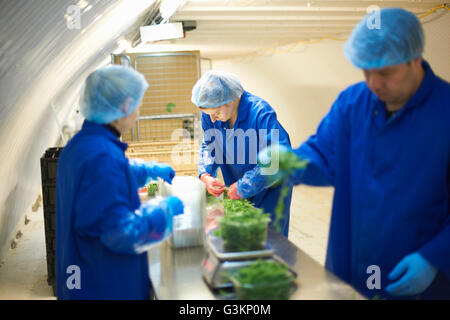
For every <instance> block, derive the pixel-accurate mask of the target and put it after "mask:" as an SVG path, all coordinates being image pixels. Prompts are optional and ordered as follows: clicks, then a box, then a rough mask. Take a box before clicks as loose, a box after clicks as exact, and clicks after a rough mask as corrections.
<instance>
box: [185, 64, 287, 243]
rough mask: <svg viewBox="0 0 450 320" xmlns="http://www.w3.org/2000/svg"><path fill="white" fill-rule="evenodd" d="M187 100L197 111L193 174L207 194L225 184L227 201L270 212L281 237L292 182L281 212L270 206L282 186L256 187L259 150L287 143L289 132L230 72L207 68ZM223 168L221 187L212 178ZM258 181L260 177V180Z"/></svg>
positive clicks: (258, 169) (216, 192)
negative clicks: (199, 126) (200, 136)
mask: <svg viewBox="0 0 450 320" xmlns="http://www.w3.org/2000/svg"><path fill="white" fill-rule="evenodd" d="M192 102H193V103H194V104H195V105H196V106H198V107H199V108H200V109H201V111H202V118H201V122H202V128H203V133H204V135H203V142H202V145H201V149H200V161H199V165H198V174H199V177H200V179H201V180H202V181H203V182H204V183H205V184H206V189H207V190H208V192H209V193H210V194H212V195H214V196H219V195H220V194H222V193H223V192H224V191H225V185H226V186H228V187H229V189H228V191H227V195H228V197H229V198H230V199H249V201H251V202H252V203H253V204H254V205H255V206H256V207H258V208H262V209H263V210H264V211H265V212H266V213H269V214H270V215H271V224H272V225H273V226H275V227H276V230H278V231H279V232H281V233H282V234H283V235H285V236H286V237H287V236H288V233H289V211H290V205H291V197H292V186H287V187H286V188H287V190H286V192H285V193H286V195H285V197H284V199H283V198H282V199H281V201H283V204H284V209H283V212H282V214H280V213H279V214H278V215H277V214H276V213H275V211H276V210H275V209H276V207H277V204H278V200H279V198H280V193H281V190H282V188H283V185H279V186H277V187H275V188H268V187H267V186H266V187H265V188H261V185H262V184H261V183H259V182H258V181H257V180H258V179H259V178H258V177H259V171H260V167H259V166H257V155H258V151H259V150H260V149H262V148H263V147H265V146H269V145H271V143H276V144H280V145H285V146H290V144H291V143H290V140H289V135H288V133H287V132H286V131H285V130H284V128H283V127H282V126H281V124H280V123H279V122H278V120H277V115H276V113H275V111H274V110H273V109H272V107H271V106H270V105H269V104H268V103H267V102H266V101H264V100H263V99H261V98H259V97H257V96H255V95H253V94H251V93H249V92H247V91H245V90H244V89H243V87H242V85H241V83H240V81H239V79H238V78H237V77H236V76H235V75H234V74H232V73H229V72H224V71H218V70H210V71H208V72H206V73H205V74H204V75H203V76H202V77H201V78H200V79H199V80H198V81H197V83H196V84H195V86H194V87H193V89H192ZM218 168H220V169H221V171H222V176H223V179H224V182H225V185H223V184H222V183H221V182H219V181H218V180H217V179H216V177H217V170H218ZM259 181H260V182H261V180H260V179H259Z"/></svg>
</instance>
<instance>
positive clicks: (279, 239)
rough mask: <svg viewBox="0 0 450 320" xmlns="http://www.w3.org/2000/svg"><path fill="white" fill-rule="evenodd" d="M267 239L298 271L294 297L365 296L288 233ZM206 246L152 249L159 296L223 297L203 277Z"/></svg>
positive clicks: (152, 273) (151, 261) (273, 234)
mask: <svg viewBox="0 0 450 320" xmlns="http://www.w3.org/2000/svg"><path fill="white" fill-rule="evenodd" d="M267 241H268V243H269V244H270V246H271V247H272V248H273V249H274V250H275V253H276V254H277V255H278V256H279V257H281V258H282V259H283V260H284V261H285V262H286V263H287V264H288V265H289V266H290V267H291V268H292V269H293V270H294V271H295V272H297V283H298V287H297V290H296V291H295V292H294V293H293V294H292V296H291V299H294V300H297V299H309V300H316V299H325V300H327V299H338V300H342V299H358V300H359V299H365V298H364V297H363V296H362V295H360V294H359V293H358V292H357V291H355V290H354V289H353V288H352V287H351V286H349V285H347V284H346V283H345V282H343V281H341V280H340V279H339V278H337V277H336V276H335V275H333V274H332V273H331V272H329V271H328V270H326V269H325V268H324V267H323V266H321V265H320V264H319V263H317V262H316V261H315V260H314V259H312V258H311V257H310V256H309V255H307V254H306V253H305V252H303V251H302V250H301V249H299V248H297V247H296V246H295V245H294V244H293V243H292V242H290V241H289V240H288V239H286V238H285V237H284V236H282V235H280V234H279V233H277V232H275V231H274V230H272V229H270V228H269V232H268V236H267ZM204 256H205V249H204V247H202V246H198V247H191V248H177V249H173V248H171V247H170V245H169V244H168V242H167V241H166V242H164V243H162V244H160V245H158V246H155V247H153V248H151V249H150V250H149V251H148V261H149V268H150V278H151V281H152V284H153V287H154V290H155V295H156V298H157V299H161V300H210V299H220V296H219V295H218V293H217V292H213V291H211V290H210V288H209V287H208V285H207V284H206V283H205V281H204V280H203V278H202V270H201V265H202V260H203V258H204Z"/></svg>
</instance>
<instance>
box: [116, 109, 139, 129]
mask: <svg viewBox="0 0 450 320" xmlns="http://www.w3.org/2000/svg"><path fill="white" fill-rule="evenodd" d="M139 108H140V107H139V106H138V107H136V109H135V110H134V112H133V113H131V114H129V115H128V116H125V117H122V118H119V119H117V120H116V121H114V122H112V123H111V124H112V125H113V126H114V127H115V128H117V129H118V130H119V131H120V132H121V133H124V132H126V131H128V130H130V129H131V128H133V127H134V125H135V124H136V120H137V118H138V117H139Z"/></svg>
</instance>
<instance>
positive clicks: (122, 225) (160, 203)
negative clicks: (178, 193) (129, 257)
mask: <svg viewBox="0 0 450 320" xmlns="http://www.w3.org/2000/svg"><path fill="white" fill-rule="evenodd" d="M183 211H184V206H183V202H182V201H181V200H180V199H179V198H177V197H174V196H169V197H166V198H164V199H162V198H154V199H152V200H149V201H147V202H145V203H144V204H142V205H141V207H140V208H139V209H138V210H136V212H129V213H128V214H124V215H123V216H121V217H120V220H119V221H117V222H115V223H114V225H113V226H110V227H109V228H107V230H106V231H105V232H104V233H103V234H102V235H101V241H102V243H103V244H104V245H105V246H107V247H108V248H109V249H111V250H112V251H114V252H119V253H131V254H135V253H138V254H139V253H142V252H144V251H146V250H148V249H149V248H150V247H151V246H152V245H153V244H155V243H157V242H160V241H162V240H164V239H166V238H167V237H168V236H170V234H171V233H172V231H173V217H174V216H176V215H179V214H181V213H183Z"/></svg>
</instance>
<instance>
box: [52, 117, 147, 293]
mask: <svg viewBox="0 0 450 320" xmlns="http://www.w3.org/2000/svg"><path fill="white" fill-rule="evenodd" d="M126 148H127V144H125V143H122V142H121V141H120V140H119V139H118V138H117V137H116V136H115V135H114V134H113V133H112V132H111V131H109V130H108V129H107V128H106V127H105V126H102V125H98V124H95V123H93V122H90V121H87V120H86V121H85V122H84V124H83V127H82V129H81V131H80V132H78V133H77V134H76V135H75V136H74V137H73V138H72V139H71V140H70V141H69V142H68V144H67V146H66V147H65V148H64V149H63V151H62V152H61V156H60V159H59V161H58V173H57V195H56V288H57V298H58V299H148V298H149V296H150V290H151V289H150V279H149V272H148V262H147V254H146V253H142V254H131V253H130V254H126V253H120V252H117V251H116V250H115V249H116V248H114V246H108V243H107V242H105V241H102V239H101V237H102V235H104V234H105V233H107V232H108V231H110V230H112V228H115V227H117V225H119V224H120V221H121V220H122V219H124V217H126V216H127V215H128V213H129V212H134V211H135V210H136V209H138V208H139V206H140V199H139V196H138V192H137V190H138V186H137V183H136V180H135V178H134V176H133V175H132V174H131V172H130V168H129V165H128V159H127V158H126V157H125V153H124V151H125V150H126Z"/></svg>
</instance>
